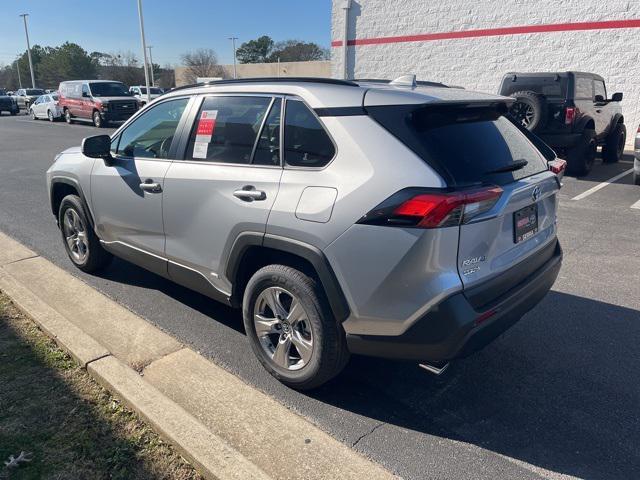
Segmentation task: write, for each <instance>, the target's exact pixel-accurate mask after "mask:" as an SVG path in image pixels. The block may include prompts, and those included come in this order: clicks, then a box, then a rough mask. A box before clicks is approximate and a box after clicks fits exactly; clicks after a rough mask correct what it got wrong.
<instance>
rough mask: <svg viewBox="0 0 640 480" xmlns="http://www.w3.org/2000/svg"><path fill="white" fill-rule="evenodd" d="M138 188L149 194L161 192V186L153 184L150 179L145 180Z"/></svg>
mask: <svg viewBox="0 0 640 480" xmlns="http://www.w3.org/2000/svg"><path fill="white" fill-rule="evenodd" d="M140 188H141V189H142V190H144V191H145V192H149V193H160V192H161V191H162V185H160V184H159V183H155V182H154V181H153V180H151V179H150V178H148V179H147V180H145V181H144V183H141V184H140Z"/></svg>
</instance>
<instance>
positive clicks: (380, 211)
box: [358, 186, 502, 228]
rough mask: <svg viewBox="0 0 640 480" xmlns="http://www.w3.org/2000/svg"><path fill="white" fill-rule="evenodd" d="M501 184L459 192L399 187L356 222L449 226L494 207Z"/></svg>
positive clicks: (399, 225)
mask: <svg viewBox="0 0 640 480" xmlns="http://www.w3.org/2000/svg"><path fill="white" fill-rule="evenodd" d="M500 195H502V189H501V188H500V187H496V186H492V187H486V188H481V189H472V190H459V191H452V192H446V191H444V192H443V191H437V190H425V189H419V188H408V189H405V190H401V191H399V192H398V193H396V194H394V195H392V196H391V197H389V198H388V199H387V200H385V201H384V202H382V203H381V204H380V205H378V206H377V207H376V208H374V209H373V210H371V211H370V212H369V213H367V214H366V215H365V216H363V217H362V218H361V219H360V220H359V221H358V223H365V224H370V225H387V226H398V227H415V228H439V227H451V226H456V225H460V224H461V223H466V222H468V221H469V220H471V219H472V218H473V217H476V216H478V215H480V214H482V213H485V212H487V211H489V210H491V209H492V208H493V206H494V205H495V204H496V202H497V201H498V199H499V198H500Z"/></svg>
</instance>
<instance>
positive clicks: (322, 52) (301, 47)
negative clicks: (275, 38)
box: [267, 40, 329, 62]
mask: <svg viewBox="0 0 640 480" xmlns="http://www.w3.org/2000/svg"><path fill="white" fill-rule="evenodd" d="M328 58H329V52H328V51H327V49H326V48H322V47H321V46H320V45H318V44H317V43H313V42H303V41H300V40H285V41H283V42H278V43H276V44H275V45H274V46H273V50H272V52H271V54H270V55H269V58H268V60H267V61H269V62H277V61H278V59H279V60H280V61H281V62H312V61H317V60H326V59H328Z"/></svg>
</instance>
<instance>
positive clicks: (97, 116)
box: [91, 110, 102, 128]
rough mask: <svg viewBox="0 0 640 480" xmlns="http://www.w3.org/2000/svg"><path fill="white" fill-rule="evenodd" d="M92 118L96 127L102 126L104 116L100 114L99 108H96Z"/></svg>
mask: <svg viewBox="0 0 640 480" xmlns="http://www.w3.org/2000/svg"><path fill="white" fill-rule="evenodd" d="M91 118H92V119H93V126H94V127H96V128H101V127H102V117H101V116H100V112H98V111H97V110H94V111H93V115H92V117H91Z"/></svg>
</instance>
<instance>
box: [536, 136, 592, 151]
mask: <svg viewBox="0 0 640 480" xmlns="http://www.w3.org/2000/svg"><path fill="white" fill-rule="evenodd" d="M537 135H538V136H539V137H540V138H541V139H542V140H543V141H544V143H546V144H547V145H549V146H550V147H551V148H571V147H573V146H575V145H576V144H577V143H578V142H579V141H580V139H581V138H582V135H581V134H579V133H560V134H555V133H547V134H544V133H543V134H537Z"/></svg>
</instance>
